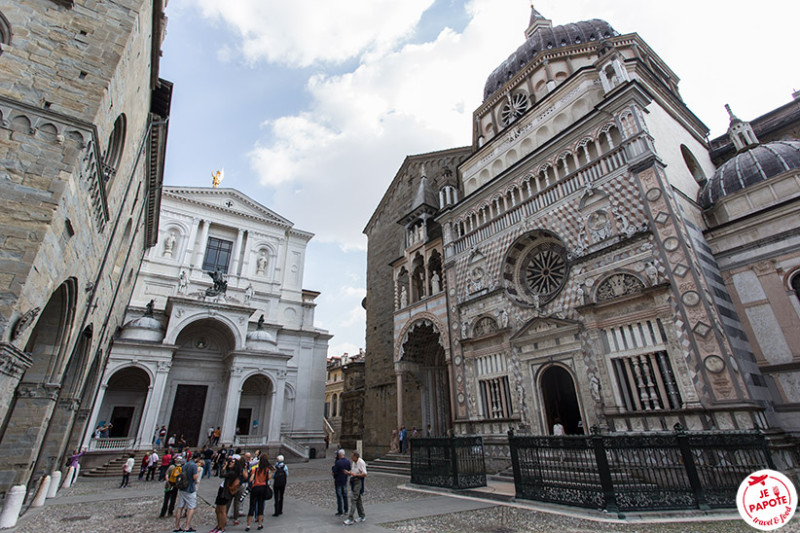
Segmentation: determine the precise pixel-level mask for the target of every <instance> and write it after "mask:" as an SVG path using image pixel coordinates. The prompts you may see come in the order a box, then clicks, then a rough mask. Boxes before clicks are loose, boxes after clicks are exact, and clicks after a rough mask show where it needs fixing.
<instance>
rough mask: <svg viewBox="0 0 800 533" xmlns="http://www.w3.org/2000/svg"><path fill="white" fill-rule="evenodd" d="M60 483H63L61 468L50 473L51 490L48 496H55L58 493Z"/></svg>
mask: <svg viewBox="0 0 800 533" xmlns="http://www.w3.org/2000/svg"><path fill="white" fill-rule="evenodd" d="M59 483H61V470H54V471H53V473H52V474H50V490H48V491H47V497H48V498H55V497H56V494H57V493H58V487H59Z"/></svg>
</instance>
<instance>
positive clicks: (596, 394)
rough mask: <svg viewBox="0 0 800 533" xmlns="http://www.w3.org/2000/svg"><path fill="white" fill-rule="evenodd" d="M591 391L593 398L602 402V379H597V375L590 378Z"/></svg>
mask: <svg viewBox="0 0 800 533" xmlns="http://www.w3.org/2000/svg"><path fill="white" fill-rule="evenodd" d="M589 392H591V394H592V399H593V400H594V401H595V402H597V403H600V399H601V398H600V380H599V379H597V376H592V377H591V378H589Z"/></svg>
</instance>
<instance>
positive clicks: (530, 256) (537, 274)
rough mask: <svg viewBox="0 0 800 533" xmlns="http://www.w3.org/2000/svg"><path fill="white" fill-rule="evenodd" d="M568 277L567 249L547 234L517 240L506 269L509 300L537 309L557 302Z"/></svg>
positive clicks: (540, 232)
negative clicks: (555, 299)
mask: <svg viewBox="0 0 800 533" xmlns="http://www.w3.org/2000/svg"><path fill="white" fill-rule="evenodd" d="M568 274H569V262H568V260H567V250H566V249H565V248H564V246H563V245H562V244H561V241H560V240H559V239H558V238H557V237H556V236H555V235H553V234H552V233H550V232H547V231H537V232H533V233H530V234H528V235H526V236H524V237H522V238H520V239H518V240H517V242H515V243H514V244H513V245H512V246H511V248H510V249H509V251H508V253H507V255H506V260H505V265H504V268H503V277H504V278H505V280H506V292H507V293H508V295H509V297H511V298H512V299H513V300H515V301H516V302H517V303H519V304H522V305H525V306H534V307H539V306H541V305H544V304H546V303H547V302H549V301H551V300H552V299H554V298H555V297H556V296H557V295H558V294H559V293H560V292H561V290H562V289H563V288H564V285H565V284H566V282H567V277H568Z"/></svg>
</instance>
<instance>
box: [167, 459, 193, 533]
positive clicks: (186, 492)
mask: <svg viewBox="0 0 800 533" xmlns="http://www.w3.org/2000/svg"><path fill="white" fill-rule="evenodd" d="M183 472H184V473H185V474H186V476H188V478H189V486H188V487H186V488H185V489H183V490H180V489H179V490H178V498H177V502H176V503H175V508H176V509H178V512H177V513H175V529H173V530H172V531H173V533H180V532H182V531H186V532H187V533H194V532H195V531H197V530H196V529H194V528H193V527H192V516H193V515H194V509H195V507H197V478H198V473H197V465H196V464H195V462H194V459H192V458H189V460H188V461H187V462H186V464H185V465H183ZM184 516H185V517H186V527H184V528H182V527H181V519H182V518H183V517H184Z"/></svg>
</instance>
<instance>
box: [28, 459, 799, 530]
mask: <svg viewBox="0 0 800 533" xmlns="http://www.w3.org/2000/svg"><path fill="white" fill-rule="evenodd" d="M329 463H330V461H328V460H325V459H321V460H317V461H312V462H310V463H305V464H290V465H289V468H290V479H289V486H288V488H287V493H286V504H285V509H284V511H285V513H284V515H283V516H281V517H278V518H273V517H272V516H271V513H272V502H271V501H268V502H267V514H268V515H269V516H266V517H265V519H264V524H265V529H264V531H265V532H280V533H284V532H286V533H292V532H303V533H327V532H330V531H342V530H343V529H347V528H345V526H343V525H342V521H341V517H335V516H333V513H334V512H335V507H336V500H335V497H334V495H333V487H332V480H331V477H330V473H329V471H330V464H329ZM404 481H405V480H404V479H403V478H398V477H393V476H384V475H380V474H371V475H370V477H369V478H368V480H367V493H366V495H365V497H364V501H365V506H366V510H367V522H365V523H363V524H358V525H356V526H353V527H352V528H350V529H353V530H355V531H356V533H372V532H376V533H379V532H384V533H386V532H391V531H396V532H401V533H464V532H469V533H533V532H546V533H584V532H585V533H605V532H622V533H739V532H742V533H744V532H747V533H750V532H753V531H755V530H754V529H751V528H750V527H749V526H747V525H745V524H744V522H742V521H739V520H728V521H715V522H681V523H669V524H654V523H648V524H643V523H636V524H619V523H610V522H596V521H591V520H588V519H585V518H580V517H578V516H576V515H571V516H570V515H558V514H552V513H545V512H540V511H535V510H530V509H520V508H517V507H511V506H507V505H497V504H495V503H492V502H478V501H474V500H468V499H463V498H454V497H450V496H446V495H440V494H431V493H424V492H414V491H408V490H404V489H402V488H400V487H398V485H400V484H402V483H403V482H404ZM218 483H219V480H218V479H216V478H211V479H204V480H203V481H202V483H201V484H200V488H199V491H198V495H199V498H198V506H197V510H196V514H195V520H194V521H193V525H194V526H195V528H196V529H197V530H198V531H200V532H202V533H205V532H207V531H208V530H209V529H211V528H212V527H213V525H214V524H215V521H214V514H213V507H212V505H211V504H212V503H213V496H214V495H215V493H216V488H217V486H218ZM118 486H119V479H117V478H101V479H89V478H81V479H80V480H79V482H78V483H77V484H76V486H75V487H73V488H70V489H66V490H62V491H60V492H59V496H58V497H57V498H55V499H50V500H47V505H46V506H45V507H44V508H41V509H30V510H29V511H27V512H26V513H25V514H24V515H23V516H22V517H21V518H20V521H19V523H18V524H17V527H16V528H15V529H14V531H15V533H49V532H54V533H55V532H58V533H112V532H113V533H120V532H123V533H127V532H142V533H150V532H152V533H168V532H171V531H172V529H173V528H174V522H173V521H172V520H169V519H162V518H158V513H159V510H160V507H161V500H162V495H163V492H162V487H163V484H162V483H160V482H140V481H138V480H136V479H134V480H132V481H131V486H130V487H129V488H126V489H120V488H118ZM245 509H246V507H245ZM798 520H799V519H798V518H795V519H794V520H793V521H792V523H791V524H789V525H788V526H786V527H784V528H782V529H780V530H779V533H800V525H798V524H800V522H798ZM242 522H243V523H242V524H240V525H237V526H234V525H233V524H232V522H229V525H228V528H227V531H228V533H234V532H239V531H244V521H242ZM350 529H347V530H348V531H349V530H350ZM253 530H254V531H255V527H254V528H253Z"/></svg>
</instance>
